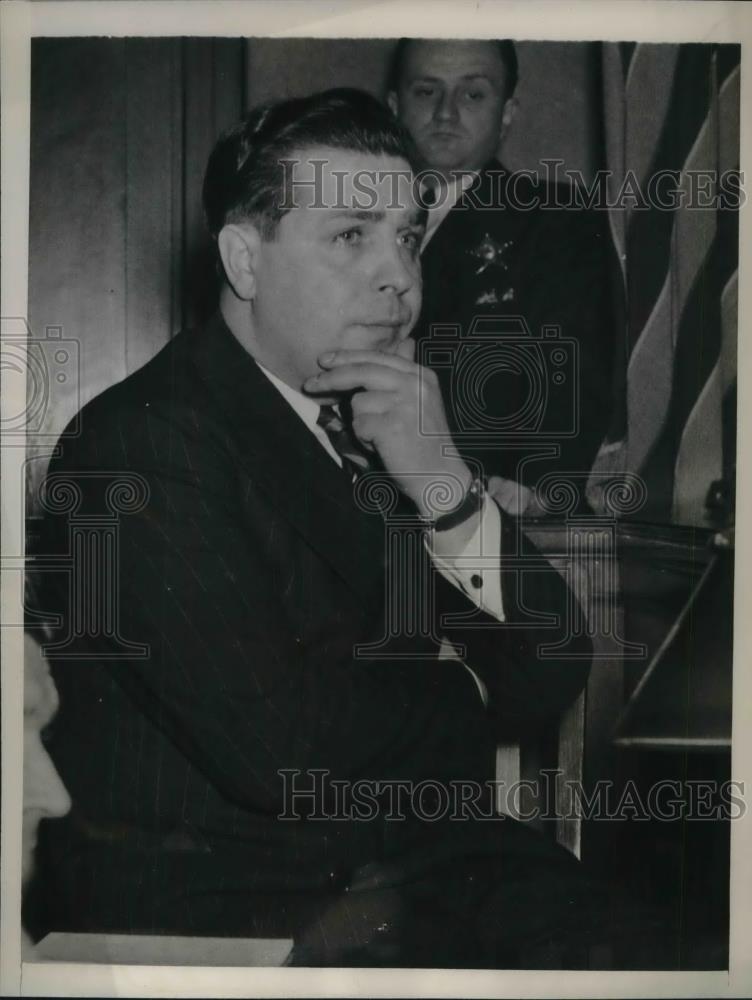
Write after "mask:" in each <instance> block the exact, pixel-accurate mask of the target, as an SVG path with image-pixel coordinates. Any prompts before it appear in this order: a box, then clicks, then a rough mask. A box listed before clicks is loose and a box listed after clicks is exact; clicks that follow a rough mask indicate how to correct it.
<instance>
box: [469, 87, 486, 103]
mask: <svg viewBox="0 0 752 1000" xmlns="http://www.w3.org/2000/svg"><path fill="white" fill-rule="evenodd" d="M465 96H466V97H467V99H468V101H473V102H476V101H482V100H483V99H484V98H485V96H486V95H485V92H484V91H482V90H468V91H467V93H466V95H465Z"/></svg>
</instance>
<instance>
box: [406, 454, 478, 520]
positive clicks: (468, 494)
mask: <svg viewBox="0 0 752 1000" xmlns="http://www.w3.org/2000/svg"><path fill="white" fill-rule="evenodd" d="M485 494H486V487H485V480H484V479H482V478H476V477H473V474H472V472H471V471H470V469H468V468H467V466H465V467H464V468H462V469H461V470H460V471H459V472H458V473H457V474H456V475H455V474H450V475H449V476H448V477H447V478H446V479H436V480H435V481H434V482H432V483H431V484H430V486H429V487H428V488H427V489H425V490H424V491H423V495H422V497H421V502H420V503H419V504H418V511H419V515H420V517H421V519H422V520H423V522H424V523H425V525H426V527H427V528H430V529H432V530H434V531H448V530H451V529H452V528H454V527H457V526H458V525H460V524H462V523H463V522H464V521H466V520H467V519H468V518H470V517H472V515H473V514H475V513H477V512H478V511H479V510H480V508H481V507H482V506H483V499H484V497H485Z"/></svg>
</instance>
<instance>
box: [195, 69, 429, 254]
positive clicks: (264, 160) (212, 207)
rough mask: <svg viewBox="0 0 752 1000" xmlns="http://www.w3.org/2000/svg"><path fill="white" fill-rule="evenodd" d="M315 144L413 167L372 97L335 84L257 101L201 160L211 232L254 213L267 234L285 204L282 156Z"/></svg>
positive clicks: (399, 134)
mask: <svg viewBox="0 0 752 1000" xmlns="http://www.w3.org/2000/svg"><path fill="white" fill-rule="evenodd" d="M314 146H329V147H331V148H334V149H346V150H352V151H354V152H359V153H374V154H376V155H386V156H395V157H401V158H402V159H405V160H407V161H408V163H409V164H410V166H411V167H413V169H414V156H413V152H412V140H411V139H410V136H409V133H408V132H407V130H406V129H405V128H404V127H403V126H402V125H400V124H399V122H397V121H395V119H394V117H393V116H392V114H391V112H390V111H389V109H388V108H386V107H385V106H384V105H383V104H382V103H381V102H380V101H379V100H377V99H376V98H375V97H373V96H372V95H371V94H367V93H366V92H365V91H362V90H356V89H354V88H347V87H341V88H336V89H334V90H327V91H324V92H323V93H320V94H312V95H311V96H309V97H298V98H293V99H291V100H287V101H280V102H278V103H275V104H267V105H263V106H261V107H259V108H256V109H254V110H253V111H251V112H249V113H248V114H247V115H246V116H245V118H243V120H242V121H241V122H240V123H239V124H237V125H235V126H234V127H233V128H231V129H229V130H228V131H227V132H225V133H224V134H223V135H222V136H221V137H220V138H219V140H218V141H217V143H216V145H215V147H214V149H213V150H212V153H211V155H210V157H209V162H208V164H207V167H206V174H205V176H204V187H203V202H204V211H205V213H206V220H207V223H208V226H209V231H210V232H211V234H212V236H215V237H216V235H217V234H218V233H219V231H220V229H221V228H222V227H223V226H224V225H225V224H226V223H228V222H239V221H241V220H253V222H254V223H255V224H256V225H257V226H258V228H259V230H260V232H261V235H262V237H263V238H264V239H272V238H273V237H274V234H275V232H276V229H277V225H278V223H279V221H280V219H281V218H282V216H283V215H284V214H285V212H286V211H288V210H289V205H290V192H289V191H286V190H285V179H286V177H287V178H288V180H289V175H290V171H285V169H284V167H283V165H282V163H281V162H280V161H282V160H286V159H287V160H289V159H290V158H292V156H293V154H295V153H299V152H301V151H302V150H305V149H310V148H311V147H314Z"/></svg>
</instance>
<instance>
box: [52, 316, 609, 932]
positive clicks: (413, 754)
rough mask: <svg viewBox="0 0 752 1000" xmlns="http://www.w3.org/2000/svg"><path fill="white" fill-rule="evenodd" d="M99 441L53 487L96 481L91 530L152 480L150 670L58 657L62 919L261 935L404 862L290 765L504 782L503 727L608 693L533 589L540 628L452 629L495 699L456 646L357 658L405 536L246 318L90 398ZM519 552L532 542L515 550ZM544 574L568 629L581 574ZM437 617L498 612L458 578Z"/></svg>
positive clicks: (139, 571)
mask: <svg viewBox="0 0 752 1000" xmlns="http://www.w3.org/2000/svg"><path fill="white" fill-rule="evenodd" d="M80 426H81V433H80V435H79V436H78V437H76V438H74V439H72V440H65V439H63V441H62V448H61V453H60V455H59V456H58V457H57V458H55V459H54V460H53V462H52V463H51V466H50V470H49V477H51V478H49V479H48V482H54V481H56V477H57V478H59V477H63V478H72V479H73V480H74V481H76V482H77V483H78V486H79V487H80V490H81V493H82V498H83V499H82V504H81V507H80V508H79V511H78V514H79V515H81V514H82V513H88V514H96V513H101V512H102V511H103V510H104V506H105V501H106V488H107V484H108V482H109V480H110V479H111V478H112V477H113V476H116V475H117V474H118V473H119V472H128V473H129V474H133V473H135V474H137V475H138V476H140V477H142V479H143V482H144V483H145V484H146V486H147V488H148V500H147V502H146V503H145V505H144V506H143V507H142V508H141V509H140V510H138V511H136V512H135V513H130V514H123V515H122V516H121V517H120V522H119V526H118V539H119V550H118V562H117V567H116V569H117V572H116V577H117V582H118V587H119V590H118V607H119V634H120V637H121V639H122V640H124V641H126V642H132V643H142V644H144V645H145V646H146V647H147V649H148V655H147V656H145V657H137V656H126V657H125V658H123V657H122V656H121V657H120V658H112V659H109V658H108V656H107V655H103V653H104V654H107V652H108V650H109V651H110V652H111V653H117V652H118V651H121V647H120V646H119V644H118V641H117V639H113V638H110V639H109V640H107V644H106V646H105V647H104V648H103V646H102V640H101V638H98V639H96V640H93V639H87V638H86V637H84V638H83V639H82V640H76V643H75V644H74V646H72V647H68V654H69V655H68V658H62V657H60V656H54V655H52V656H51V658H52V661H53V673H54V676H55V679H56V682H57V684H58V688H59V690H60V695H61V708H60V712H59V715H58V719H57V723H56V725H55V730H54V733H53V735H52V739H51V743H50V750H51V753H52V756H53V758H54V760H55V763H56V764H57V766H58V768H59V770H60V773H61V775H62V777H63V779H64V781H65V783H66V785H67V786H68V788H69V789H70V791H71V794H72V797H73V800H74V803H75V809H74V812H73V814H72V816H71V819H70V820H69V821H67V822H65V823H60V824H55V825H54V829H53V828H52V827H51V828H50V830H49V831H47V835H48V836H47V838H46V849H47V851H48V852H49V856H50V858H51V859H52V862H53V867H54V871H55V880H56V881H55V882H54V883H53V884H55V886H56V897H57V900H58V905H59V912H58V913H57V915H56V917H55V922H56V923H57V924H58V926H64V927H78V928H87V927H88V928H95V929H103V928H110V929H121V930H138V929H142V930H143V929H145V930H154V929H157V930H176V931H194V932H211V931H217V932H228V931H232V930H239V929H244V930H247V929H248V927H247V919H246V921H245V923H244V918H243V914H245V915H246V917H247V913H248V909H249V902H248V900H249V899H251V898H264V899H267V900H268V898H269V897H268V896H266V895H264V894H265V893H272V894H273V895H274V898H279V894H280V893H282V892H285V891H287V892H307V891H313V892H317V891H319V890H323V889H331V887H332V886H333V885H334V886H337V885H341V884H344V883H346V882H347V880H348V878H349V877H350V876H351V873H352V872H353V870H355V869H356V868H357V867H358V866H360V865H363V864H364V863H366V862H368V861H372V860H374V859H378V858H383V857H385V856H388V855H389V854H390V853H391V854H395V853H396V854H398V853H399V838H400V836H401V834H400V833H398V832H397V827H398V826H399V824H391V827H390V826H389V824H388V823H386V822H382V821H375V822H370V823H357V822H343V821H342V820H324V819H319V820H317V821H315V822H314V821H312V820H311V819H310V818H309V819H301V820H299V821H293V820H290V819H286V820H281V819H279V818H278V815H279V814H280V812H281V811H283V810H284V808H285V795H286V792H289V790H290V787H291V785H290V779H289V777H288V778H286V779H285V778H284V777H282V776H281V775H280V771H285V770H287V771H290V770H299V771H301V772H306V771H309V770H310V769H323V770H326V771H328V772H330V773H331V776H332V777H335V778H341V779H359V778H373V779H380V780H383V779H408V780H413V781H417V780H421V779H423V778H432V779H439V780H444V781H449V780H452V779H455V778H463V779H469V778H472V779H476V780H479V781H481V780H485V779H487V778H491V777H492V776H493V762H494V744H495V741H496V739H497V737H498V736H499V734H500V733H503V734H508V733H509V732H510V731H512V730H514V729H516V730H519V729H520V728H526V727H529V726H531V725H538V724H543V723H545V722H547V721H549V720H550V719H551V718H552V717H553V716H554V715H555V714H556V713H557V712H558V711H559V710H560V709H561V708H562V707H563V706H564V705H565V704H566V703H567V702H568V701H570V700H571V699H572V698H573V697H574V696H575V695H576V693H577V692H578V691H579V690H580V688H581V687H582V684H583V683H584V679H585V676H586V673H587V655H588V652H589V651H588V649H587V648H586V646H587V644H586V643H585V644H584V645H582V646H581V647H580V648H581V652H582V655H583V659H582V660H581V661H580V662H579V663H575V664H573V663H572V662H571V661H567V662H557V661H556V660H546V661H539V660H538V659H537V657H536V653H535V650H536V647H537V644H538V643H539V642H540V641H547V642H551V641H554V640H555V639H556V637H557V634H558V633H557V629H556V628H554V629H552V628H551V627H549V628H536V627H532V626H530V625H529V624H528V625H527V627H525V624H524V621H523V622H522V625H520V621H521V620H522V619H524V614H525V613H523V611H522V610H521V608H522V603H523V601H522V600H521V599H520V597H519V594H518V586H517V584H516V582H515V580H514V578H513V576H512V575H511V573H510V574H508V575H505V577H504V581H503V586H504V600H505V608H506V613H507V616H508V618H510V619H516V621H517V625H518V627H512V626H511V625H506V626H502V625H499V624H498V623H496V624H495V625H494V623H492V622H491V621H490V620H487V619H485V618H484V616H478V615H477V614H476V616H475V619H474V625H475V626H477V625H478V624H479V623H480V624H483V625H485V626H486V627H484V628H480V629H479V628H477V627H476V628H469V627H467V626H466V625H465V626H461V625H457V626H455V627H454V628H453V629H445V630H444V631H445V632H448V633H449V634H451V637H452V639H453V640H455V641H458V642H463V643H465V645H466V648H467V657H468V662H470V663H472V665H473V667H474V668H475V669H476V670H477V671H478V672H479V673H480V675H481V676H482V677H483V679H484V681H485V683H486V685H487V687H488V690H489V694H490V703H489V707H488V708H485V707H484V706H483V704H482V703H481V700H480V698H479V696H478V692H477V689H476V686H475V683H474V681H473V679H472V677H471V676H470V675H469V674H468V672H467V671H465V670H464V669H462V667H461V666H460V665H458V664H457V663H456V662H451V661H450V662H445V661H439V660H438V659H437V656H436V653H437V648H436V643H435V642H434V641H433V640H432V639H430V638H425V637H424V638H421V637H420V636H416V635H413V634H403V635H397V636H395V637H393V638H392V642H393V646H392V650H393V651H396V652H400V653H401V654H402V656H401V658H399V659H392V660H390V659H379V658H376V657H371V658H368V657H361V658H358V659H355V658H354V657H353V649H354V646H355V645H356V644H358V643H363V642H368V641H373V640H377V639H379V638H380V637H382V636H383V634H384V631H385V623H384V606H385V596H384V595H385V568H386V567H385V546H384V531H385V527H384V521H383V519H382V517H381V516H379V514H378V513H367V512H366V511H364V510H361V509H359V508H358V507H357V506H356V505H355V504H354V503H353V497H352V485H351V484H350V482H349V481H348V479H347V477H346V476H345V475H344V474H343V473H342V470H340V469H339V468H338V467H337V466H336V464H335V463H333V462H332V461H331V459H330V457H329V456H328V455H327V454H326V453H325V451H324V449H322V448H321V446H320V444H319V442H318V441H316V440H315V438H314V437H313V435H311V434H310V432H309V431H308V430H307V429H306V428H305V427H304V425H303V424H302V422H301V421H300V420H299V418H298V417H297V415H296V414H295V413H294V412H293V411H292V409H291V408H290V407H289V406H288V404H287V403H286V402H285V401H284V400H283V399H282V397H281V396H280V395H279V394H278V393H277V391H276V390H275V389H274V387H273V386H272V385H271V384H270V383H269V381H268V380H267V379H266V378H264V376H263V375H262V374H261V373H260V371H259V370H258V368H257V366H256V365H255V363H254V362H253V361H252V359H251V358H250V357H249V356H248V355H247V354H246V352H245V351H244V350H243V348H241V346H240V345H239V344H238V342H237V341H236V340H235V338H234V337H233V336H232V334H231V333H230V332H229V330H228V329H227V327H226V326H225V324H224V322H223V321H222V320H221V318H219V317H217V318H215V319H214V320H213V321H212V322H211V323H209V324H208V325H207V327H206V328H205V329H203V330H200V331H198V332H193V333H184V334H180V335H178V336H177V337H176V338H175V339H174V340H173V341H172V342H171V343H170V344H169V345H168V346H167V347H166V348H165V349H164V350H163V351H162V352H161V353H160V354H159V355H158V356H157V357H156V358H154V359H153V360H152V361H151V362H150V363H149V364H147V365H146V366H145V367H144V368H142V369H141V370H140V371H138V372H136V373H134V374H133V375H131V376H129V377H128V378H127V379H126V380H125V381H124V382H122V383H120V384H119V385H116V386H114V387H112V388H110V389H109V390H107V391H106V392H104V393H103V394H102V395H101V396H99V397H98V398H97V399H95V400H94V401H92V402H91V403H90V404H88V405H87V406H86V407H85V408H84V410H83V411H82V413H81V415H80ZM92 473H94V475H92ZM69 528H70V522H69V519H68V517H66V516H61V515H50V516H49V518H48V519H47V528H46V539H47V547H48V551H49V550H51V551H57V552H60V551H62V550H63V549H64V548H65V547H66V546H68V545H69V536H68V531H69ZM514 544H515V539H514V533H513V532H511V531H510V530H508V531H507V532H506V533H505V540H504V543H503V545H504V547H505V548H506V551H507V553H510V552H511V550H512V546H513V545H514ZM85 572H86V571H85ZM528 577H529V579H528V581H527V583H526V585H525V592H524V603H525V606H526V608H528V609H529V608H531V607H534V608H537V609H539V610H541V611H547V612H549V613H554V614H557V615H559V616H560V617H561V620H562V622H563V620H564V618H565V614H564V608H565V602H566V597H567V595H566V591H565V588H564V586H563V584H562V583H561V581H560V579H559V577H558V575H557V574H556V573H554V572H547V573H540V572H537V573H530V574H528ZM410 582H411V581H409V580H408V581H402V583H401V584H400V586H402V587H403V588H404V591H405V592H404V594H400V600H401V601H403V602H405V603H406V602H408V601H409V600H410V599H411V598H410V596H409V593H410V592H414V591H415V588H413V587H411V586H409V584H410ZM406 584H407V586H406ZM45 591H46V594H47V598H46V601H47V606H48V607H52V606H53V605H54V606H56V607H58V608H59V609H61V610H62V612H63V619H64V620H63V627H62V630H61V635H63V634H64V633H66V630H68V629H69V626H70V612H69V611H66V602H68V601H69V600H70V597H69V594H68V593H67V592H66V590H65V587H64V586H63V584H62V577H60V575H58V574H49V575H48V576H47V577H46V578H45ZM68 606H69V605H68ZM436 606H437V613H438V612H439V611H445V610H453V611H463V612H469V611H471V610H473V609H471V607H470V605H469V603H467V602H466V599H465V598H464V596H463V595H462V594H461V593H460V592H459V591H457V590H456V589H455V588H453V587H451V586H450V585H449V584H447V583H445V582H443V581H442V579H441V578H438V579H437V581H436ZM71 650H73V652H71ZM286 782H287V783H286ZM297 787H298V788H301V787H303V786H302V785H301V784H298V785H297ZM306 787H308V786H306ZM288 805H289V802H288ZM309 806H310V803H309ZM307 808H308V806H306V804H305V803H304V804H303V805H301V806H300V807H299V811H301V812H303V813H304V812H305V811H306V809H307ZM455 825H456V824H455ZM392 828H394V829H392ZM432 835H433V834H432ZM436 836H438V835H436ZM233 901H234V902H233ZM233 906H236V909H233ZM233 914H235V915H234V916H233ZM266 929H267V931H268V930H269V928H268V927H267V928H266ZM271 929H272V930H274V929H275V928H273V927H272V928H271Z"/></svg>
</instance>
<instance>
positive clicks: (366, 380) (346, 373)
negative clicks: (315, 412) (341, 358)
mask: <svg viewBox="0 0 752 1000" xmlns="http://www.w3.org/2000/svg"><path fill="white" fill-rule="evenodd" d="M404 374H405V373H403V372H401V371H399V370H398V369H396V368H392V367H388V366H386V365H380V364H373V363H365V362H364V363H360V364H352V363H350V364H347V365H343V366H342V367H341V368H339V367H334V368H331V369H330V370H329V371H324V372H320V373H319V374H318V375H313V376H312V377H311V378H308V379H306V380H305V382H304V383H303V388H304V389H305V390H306V392H310V393H318V392H348V391H349V390H352V389H366V390H377V391H378V390H383V391H386V392H390V391H391V392H396V391H397V390H398V389H399V388H400V387H401V386H402V385H403V384H404V383H403V379H404Z"/></svg>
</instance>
